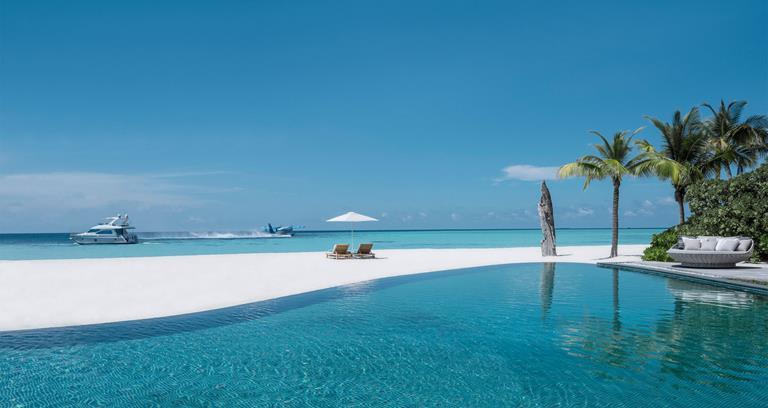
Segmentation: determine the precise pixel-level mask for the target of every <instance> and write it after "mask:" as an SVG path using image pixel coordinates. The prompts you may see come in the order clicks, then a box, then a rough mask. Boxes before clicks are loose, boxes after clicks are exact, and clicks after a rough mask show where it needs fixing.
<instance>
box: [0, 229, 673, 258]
mask: <svg viewBox="0 0 768 408" xmlns="http://www.w3.org/2000/svg"><path fill="white" fill-rule="evenodd" d="M658 232H661V230H660V229H622V230H621V231H620V234H619V242H620V243H622V244H647V243H649V242H650V239H651V235H653V234H655V233H658ZM138 235H139V238H140V242H139V244H136V245H76V244H74V243H73V242H72V241H70V240H69V234H0V260H2V259H5V260H12V259H72V258H108V257H135V256H167V255H198V254H239V253H252V252H307V251H328V250H330V249H331V248H332V247H333V244H335V243H350V242H351V237H350V232H349V231H300V232H298V233H297V234H296V235H295V236H293V237H280V238H276V237H269V236H266V235H265V234H262V233H258V232H204V233H193V232H172V233H158V232H154V233H149V232H145V233H142V232H139V233H138ZM354 241H355V242H356V243H360V242H372V243H373V244H374V250H375V249H403V248H495V247H526V246H538V245H539V243H540V241H541V231H539V230H538V229H535V230H534V229H528V230H418V231H355V233H354ZM610 242H611V230H610V229H560V230H558V231H557V244H558V245H561V246H564V245H608V244H610Z"/></svg>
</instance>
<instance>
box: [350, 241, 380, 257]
mask: <svg viewBox="0 0 768 408" xmlns="http://www.w3.org/2000/svg"><path fill="white" fill-rule="evenodd" d="M372 249H373V244H360V246H359V247H358V248H357V252H355V253H354V254H353V256H354V257H355V258H358V259H364V258H376V254H374V253H373V252H371V250H372Z"/></svg>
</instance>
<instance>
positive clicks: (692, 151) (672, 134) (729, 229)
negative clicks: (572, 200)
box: [558, 101, 768, 260]
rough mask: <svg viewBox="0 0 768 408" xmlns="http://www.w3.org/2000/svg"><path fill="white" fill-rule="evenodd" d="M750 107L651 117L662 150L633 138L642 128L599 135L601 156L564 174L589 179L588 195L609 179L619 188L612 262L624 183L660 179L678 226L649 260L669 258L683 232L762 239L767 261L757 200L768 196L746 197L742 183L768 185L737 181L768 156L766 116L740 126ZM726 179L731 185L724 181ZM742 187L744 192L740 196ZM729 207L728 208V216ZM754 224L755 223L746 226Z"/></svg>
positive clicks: (659, 238)
mask: <svg viewBox="0 0 768 408" xmlns="http://www.w3.org/2000/svg"><path fill="white" fill-rule="evenodd" d="M746 105H747V102H746V101H734V102H730V103H726V102H725V101H720V104H719V105H718V106H712V105H710V104H707V103H705V104H702V107H703V108H704V109H705V110H706V111H707V112H708V113H710V114H711V117H709V118H706V119H702V118H701V112H700V109H699V107H693V108H691V109H690V110H689V111H688V113H686V114H682V113H681V112H680V111H676V112H675V113H674V114H673V115H672V120H671V122H665V121H663V120H661V119H658V118H654V117H650V116H646V119H648V120H649V121H650V122H651V124H653V126H654V127H655V128H656V130H658V132H659V133H660V135H661V145H660V147H658V148H657V147H655V146H654V145H653V144H652V143H650V142H649V141H647V140H644V139H639V140H635V141H633V140H632V139H633V137H634V136H635V135H636V134H637V132H638V131H639V130H640V129H638V130H637V131H635V132H631V134H630V132H627V131H625V132H617V133H616V134H614V136H613V139H612V140H611V141H609V140H608V139H606V138H605V137H603V136H602V135H601V134H600V133H598V132H593V133H594V134H596V135H597V136H598V137H599V138H600V139H601V143H598V144H596V145H595V149H596V150H597V152H598V154H597V155H588V156H583V157H581V158H579V159H578V160H577V161H575V162H573V163H568V164H566V165H564V166H562V167H561V168H560V170H559V173H558V175H559V176H560V177H574V176H582V177H584V178H585V180H584V188H585V189H586V188H587V187H588V186H589V184H590V182H591V181H592V180H602V179H610V180H611V182H612V183H613V210H612V227H613V233H612V236H611V256H612V257H613V256H616V255H617V245H618V224H619V221H618V209H619V190H620V186H621V182H622V179H623V177H624V176H655V177H658V178H660V179H663V180H668V181H669V182H670V184H671V185H672V188H673V191H674V198H675V201H676V202H677V204H678V212H679V220H680V224H679V226H678V227H676V228H673V229H670V230H668V231H666V232H664V233H662V234H657V235H656V236H654V238H653V242H652V244H651V247H650V248H649V249H648V250H647V251H646V257H647V258H648V259H656V260H662V259H666V258H667V255H666V250H667V249H668V248H669V247H671V246H672V245H673V244H674V243H675V241H676V240H677V237H678V236H679V235H680V234H684V233H685V234H693V235H704V234H717V235H749V236H752V237H755V238H757V239H758V240H759V242H761V244H760V245H763V246H764V247H763V249H760V250H759V251H758V253H760V254H761V255H758V256H760V257H762V259H765V256H766V252H768V236H767V235H766V234H768V233H766V231H768V225H765V223H764V222H758V221H756V218H754V217H757V216H758V215H759V214H763V215H764V214H766V213H768V208H763V207H761V206H762V205H763V204H762V203H761V202H758V201H762V202H768V200H766V199H765V197H768V190H766V188H765V187H760V188H758V190H759V191H760V194H762V195H759V194H757V195H755V194H752V193H748V187H745V186H744V185H742V183H758V184H759V185H761V186H764V185H765V183H766V182H765V181H759V180H754V179H752V178H744V179H745V180H749V181H748V182H744V181H738V180H740V178H739V177H736V178H733V174H734V170H735V174H736V175H737V176H738V175H743V174H744V173H745V172H746V171H747V170H748V169H750V168H753V167H755V166H757V165H759V163H760V161H761V159H763V158H765V157H766V156H767V155H768V116H766V115H752V116H749V117H747V118H746V119H744V120H742V116H743V115H742V111H743V110H744V107H745V106H746ZM633 147H637V148H639V153H638V154H636V155H634V156H633V152H632V150H633ZM764 168H765V165H764V166H763V167H762V168H761V170H760V173H759V174H760V175H762V174H765V173H766V172H768V170H765V169H764ZM756 173H757V172H756ZM723 174H724V175H725V176H726V177H727V178H728V179H729V180H731V181H732V183H731V182H725V181H722V182H721V181H720V178H721V177H722V176H723ZM757 176H758V174H756V175H755V177H757ZM711 179H714V180H711ZM760 183H763V184H760ZM737 187H738V188H744V189H743V190H738V188H737ZM702 189H703V190H702ZM733 189H737V190H738V191H739V193H738V194H737V195H734V194H736V193H734V191H733ZM704 190H705V191H704ZM693 191H696V193H695V194H694V193H693ZM726 197H727V198H728V199H729V200H730V199H732V201H728V203H727V205H726V203H724V202H719V204H717V205H709V204H711V202H712V201H711V200H725V199H726ZM749 200H753V201H754V202H750V201H749ZM686 203H688V204H689V206H690V208H691V211H692V212H693V213H694V214H695V217H694V219H692V220H689V221H690V222H686V219H685V204H686ZM705 203H709V204H707V205H705ZM725 207H727V208H729V210H725V209H724V208H725ZM761 211H762V212H761ZM766 219H768V217H766ZM748 222H749V223H751V224H749V225H747V224H746V223H748ZM758 227H760V228H762V230H760V229H759V228H758ZM758 237H761V238H758ZM761 251H762V252H761Z"/></svg>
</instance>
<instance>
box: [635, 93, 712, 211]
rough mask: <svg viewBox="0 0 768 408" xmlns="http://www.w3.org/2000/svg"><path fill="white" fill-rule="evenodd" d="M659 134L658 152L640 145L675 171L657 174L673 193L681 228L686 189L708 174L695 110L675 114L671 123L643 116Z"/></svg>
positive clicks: (706, 154) (707, 157)
mask: <svg viewBox="0 0 768 408" xmlns="http://www.w3.org/2000/svg"><path fill="white" fill-rule="evenodd" d="M646 118H647V119H648V120H650V121H651V123H653V126H655V127H656V129H658V130H659V133H661V143H662V146H661V149H660V150H658V151H657V150H656V149H655V148H654V147H653V145H651V144H650V143H649V142H648V141H646V140H643V141H641V142H640V144H641V147H642V148H643V149H644V150H645V151H646V152H648V153H651V154H654V153H658V156H654V157H658V158H659V159H666V160H671V161H672V162H674V163H675V164H676V165H677V169H676V170H677V171H675V172H668V173H661V172H659V173H657V174H656V175H657V176H659V177H660V178H662V179H669V180H670V181H671V183H672V187H673V188H674V191H675V201H676V202H677V204H678V209H679V213H680V224H682V223H683V222H685V193H686V191H687V189H688V187H689V186H690V185H691V184H693V183H695V182H696V181H698V180H702V179H704V177H705V176H706V175H707V173H708V172H709V161H710V155H709V152H708V151H707V137H706V133H705V132H704V127H703V123H702V122H701V119H700V117H699V110H698V108H692V109H691V110H690V111H689V112H688V113H687V114H685V116H683V115H682V114H681V113H680V111H676V112H675V114H674V115H673V116H672V122H671V123H667V122H663V121H662V120H660V119H656V118H653V117H649V116H646Z"/></svg>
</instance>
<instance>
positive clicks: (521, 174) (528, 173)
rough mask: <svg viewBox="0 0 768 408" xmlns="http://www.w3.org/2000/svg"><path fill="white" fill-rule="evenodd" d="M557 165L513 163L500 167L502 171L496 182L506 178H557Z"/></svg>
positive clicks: (537, 179) (535, 179) (528, 179)
mask: <svg viewBox="0 0 768 408" xmlns="http://www.w3.org/2000/svg"><path fill="white" fill-rule="evenodd" d="M558 169H559V167H546V166H533V165H530V164H513V165H511V166H507V167H505V168H503V169H501V171H502V173H504V174H503V175H502V176H501V177H499V178H497V179H496V181H497V182H501V181H506V180H522V181H541V180H557V170H558Z"/></svg>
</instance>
